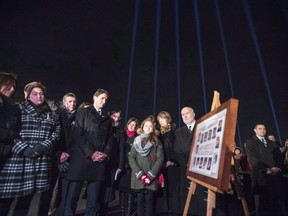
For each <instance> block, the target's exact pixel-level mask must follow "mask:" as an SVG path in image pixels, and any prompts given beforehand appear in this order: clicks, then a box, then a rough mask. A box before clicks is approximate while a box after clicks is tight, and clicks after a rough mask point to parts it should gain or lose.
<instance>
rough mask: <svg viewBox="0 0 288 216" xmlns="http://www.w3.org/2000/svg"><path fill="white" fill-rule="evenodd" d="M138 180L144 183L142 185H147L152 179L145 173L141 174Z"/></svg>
mask: <svg viewBox="0 0 288 216" xmlns="http://www.w3.org/2000/svg"><path fill="white" fill-rule="evenodd" d="M139 180H140V181H141V182H142V183H143V184H144V185H149V184H150V183H151V182H152V179H151V178H150V176H149V175H147V174H145V173H144V174H142V175H141V176H140V178H139Z"/></svg>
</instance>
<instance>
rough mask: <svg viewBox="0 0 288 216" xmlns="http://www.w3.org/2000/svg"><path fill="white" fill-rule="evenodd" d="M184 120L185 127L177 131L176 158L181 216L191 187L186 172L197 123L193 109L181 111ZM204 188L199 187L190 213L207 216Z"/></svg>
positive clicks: (193, 198)
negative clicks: (178, 172)
mask: <svg viewBox="0 0 288 216" xmlns="http://www.w3.org/2000/svg"><path fill="white" fill-rule="evenodd" d="M181 116H182V120H183V122H184V124H185V126H183V127H181V128H178V129H177V130H176V131H175V143H174V148H175V156H176V160H177V162H178V164H179V171H180V176H179V190H180V192H179V196H180V197H179V210H180V212H179V213H180V214H182V213H183V211H184V207H185V203H186V199H187V195H188V190H189V187H190V180H189V179H187V175H186V170H187V163H188V160H189V153H190V148H191V143H192V138H193V133H194V132H193V130H194V126H195V123H196V120H195V113H194V110H193V109H192V108H191V107H184V108H183V109H182V110H181ZM205 198H206V197H205V193H204V187H202V186H201V185H197V187H196V191H195V194H194V195H193V197H192V199H191V204H190V209H189V213H191V214H196V215H197V214H198V215H206V203H205V202H204V199H205Z"/></svg>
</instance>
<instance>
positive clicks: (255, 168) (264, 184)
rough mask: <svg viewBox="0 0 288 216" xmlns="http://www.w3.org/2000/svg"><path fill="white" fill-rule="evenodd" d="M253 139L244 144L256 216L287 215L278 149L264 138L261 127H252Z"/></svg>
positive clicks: (281, 164) (258, 125)
mask: <svg viewBox="0 0 288 216" xmlns="http://www.w3.org/2000/svg"><path fill="white" fill-rule="evenodd" d="M254 132H255V135H254V136H253V137H252V138H250V139H247V141H246V143H245V147H246V152H247V156H248V161H249V164H250V170H251V181H252V192H253V194H254V197H255V208H256V215H287V210H286V209H285V200H286V197H285V196H287V195H286V194H285V192H286V188H285V186H284V179H283V172H282V170H283V165H284V161H283V157H282V155H281V153H280V150H279V147H278V146H277V144H275V143H274V142H271V141H269V140H268V139H266V138H265V135H266V128H265V125H264V124H257V125H256V126H255V127H254Z"/></svg>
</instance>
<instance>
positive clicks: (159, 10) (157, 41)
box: [153, 0, 161, 116]
mask: <svg viewBox="0 0 288 216" xmlns="http://www.w3.org/2000/svg"><path fill="white" fill-rule="evenodd" d="M156 9H157V13H156V32H155V62H154V100H153V115H154V116H155V114H156V102H157V101H156V98H157V80H158V79H157V78H158V55H159V31H160V17H161V16H160V13H161V0H157V7H156Z"/></svg>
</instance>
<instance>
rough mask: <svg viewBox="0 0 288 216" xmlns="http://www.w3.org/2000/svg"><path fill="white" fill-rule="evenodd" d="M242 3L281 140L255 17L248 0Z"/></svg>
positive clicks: (243, 0)
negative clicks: (254, 20) (252, 14)
mask: <svg viewBox="0 0 288 216" xmlns="http://www.w3.org/2000/svg"><path fill="white" fill-rule="evenodd" d="M242 4H243V8H244V11H245V15H246V19H247V23H248V26H249V29H250V32H251V36H252V41H253V44H254V47H255V51H256V54H257V58H258V61H259V65H260V69H261V73H262V77H263V80H264V84H265V89H266V93H267V95H268V100H269V104H270V107H271V111H272V115H273V119H274V124H275V127H276V130H277V135H278V137H279V140H282V139H281V135H280V131H279V127H278V120H277V117H276V112H275V108H274V103H273V98H272V96H271V92H270V87H269V82H268V78H267V75H266V74H267V72H266V69H265V66H264V61H263V58H262V55H261V50H260V47H259V43H258V39H257V34H256V31H255V27H254V24H253V19H252V16H251V12H250V9H249V6H248V2H247V0H242Z"/></svg>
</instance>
